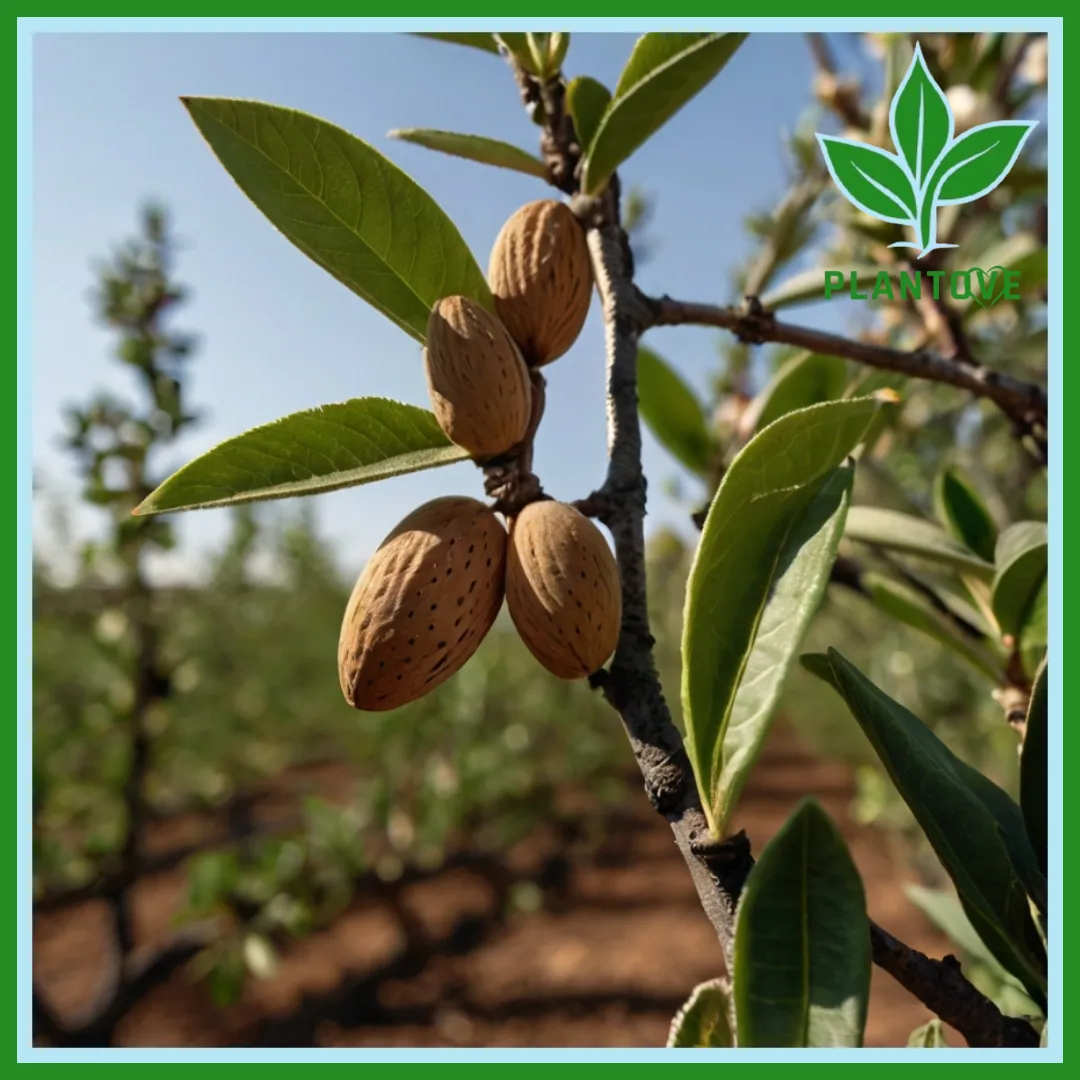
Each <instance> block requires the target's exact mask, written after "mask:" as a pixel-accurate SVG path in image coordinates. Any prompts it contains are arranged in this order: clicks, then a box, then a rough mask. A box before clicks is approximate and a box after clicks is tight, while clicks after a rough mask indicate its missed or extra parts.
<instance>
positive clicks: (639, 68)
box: [581, 34, 748, 195]
mask: <svg viewBox="0 0 1080 1080" xmlns="http://www.w3.org/2000/svg"><path fill="white" fill-rule="evenodd" d="M747 36H748V35H746V34H643V35H642V36H641V37H640V38H639V39H638V41H637V44H636V45H635V46H634V51H633V52H632V53H631V54H630V59H629V60H628V61H627V64H626V67H625V68H624V69H623V72H622V75H620V76H619V83H618V85H617V86H616V87H615V97H614V99H613V100H612V102H611V106H610V107H609V108H608V110H607V112H606V113H605V115H604V118H603V120H601V122H600V126H599V127H598V128H597V131H596V135H595V137H594V138H593V140H592V142H591V143H590V144H589V147H588V149H587V150H586V152H585V167H584V169H583V171H582V178H581V188H582V191H583V192H584V193H585V194H586V195H595V194H596V193H597V192H598V191H600V190H601V188H603V186H604V184H606V183H607V181H608V179H609V178H610V176H611V174H612V173H613V172H614V171H615V170H616V169H617V168H618V167H619V165H620V164H622V162H624V161H625V160H626V159H627V158H628V157H629V156H630V155H631V154H632V153H633V152H634V151H635V150H637V149H638V148H639V147H640V146H641V145H642V144H643V143H644V142H646V141H647V140H648V139H649V138H650V137H651V136H652V135H654V134H655V133H656V132H657V131H659V129H660V128H661V127H663V126H664V124H666V123H667V122H668V120H670V119H671V118H672V117H673V116H674V115H675V114H676V113H677V112H678V111H679V110H680V109H681V108H682V107H683V106H684V105H685V104H686V103H687V102H688V101H690V99H691V98H693V97H695V96H696V95H697V94H698V93H700V92H701V91H702V90H704V89H705V87H706V86H708V84H709V83H710V82H712V80H713V79H715V78H716V76H717V75H719V74H720V72H721V71H722V70H723V68H724V65H725V64H726V63H727V62H728V60H730V59H731V57H732V56H733V55H734V53H735V50H736V49H738V47H739V46H740V45H741V44H742V43H743V41H745V40H746V38H747Z"/></svg>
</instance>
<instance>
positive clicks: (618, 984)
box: [34, 739, 964, 1047]
mask: <svg viewBox="0 0 1080 1080" xmlns="http://www.w3.org/2000/svg"><path fill="white" fill-rule="evenodd" d="M320 779H321V784H320V786H321V787H322V788H323V793H324V794H325V791H326V789H327V787H328V786H329V785H330V781H331V780H332V779H334V777H333V776H331V775H326V776H323V777H321V778H320ZM336 779H337V780H338V781H339V783H340V782H345V781H347V779H348V777H347V775H345V774H344V773H343V772H342V773H339V774H338V775H337V777H336ZM852 793H853V787H852V780H851V776H850V774H849V773H848V771H847V770H846V769H845V768H844V767H843V766H840V765H836V764H829V763H822V762H819V761H816V760H814V759H813V758H812V757H810V756H808V755H807V754H805V753H804V752H802V751H801V750H800V748H799V747H798V746H797V744H795V743H794V742H793V741H792V740H790V739H784V740H782V741H781V740H779V739H774V742H773V746H772V747H771V748H770V750H769V751H768V753H767V754H766V755H765V757H764V759H763V760H762V762H761V764H760V765H759V767H758V769H757V770H756V772H755V775H754V777H753V783H752V786H751V787H750V789H749V790H748V791H747V792H746V795H745V796H744V798H743V801H742V806H741V812H740V815H739V820H738V821H736V823H735V824H736V826H737V827H742V828H745V829H746V830H747V832H748V834H749V835H750V837H751V838H752V840H753V842H754V845H755V847H756V848H757V849H758V850H760V848H761V847H762V845H763V844H764V843H765V842H766V841H767V840H768V839H769V838H770V837H771V836H772V835H773V834H774V833H775V832H776V830H777V829H778V828H779V827H780V825H781V824H782V823H783V822H784V820H785V819H786V817H787V815H788V814H789V813H790V811H791V809H792V808H793V806H794V804H795V803H796V802H797V801H798V799H799V798H801V797H802V796H803V795H807V794H811V795H815V796H817V797H818V798H819V799H820V800H821V801H822V803H823V805H824V806H825V808H826V809H827V810H828V811H829V813H830V814H832V815H833V817H834V819H835V820H836V821H837V822H838V823H839V824H840V825H841V827H842V829H843V831H844V833H845V835H846V836H847V839H848V842H849V844H850V845H851V849H852V852H853V854H854V857H855V861H856V862H857V864H858V866H859V869H860V870H861V872H862V874H863V879H864V881H865V883H866V888H867V895H868V903H869V908H870V913H871V916H872V917H873V918H874V919H875V920H876V921H877V922H879V923H880V924H881V925H883V926H884V927H886V928H887V929H888V930H890V931H891V932H892V933H893V934H895V935H897V936H898V937H900V938H902V939H903V940H905V941H907V942H908V943H909V944H910V945H913V946H915V947H916V948H918V949H921V950H922V951H924V952H926V953H928V954H929V955H931V956H942V955H944V954H945V953H946V952H947V951H948V950H949V943H948V941H947V940H946V939H944V938H943V937H941V936H940V935H938V934H937V933H936V932H934V931H933V930H932V929H931V928H930V927H929V926H928V925H927V923H926V922H925V920H924V919H923V918H922V917H921V916H920V915H919V913H918V912H917V911H916V910H915V909H914V908H913V907H912V906H911V905H910V904H909V903H908V902H907V901H906V900H905V899H904V895H903V892H902V890H901V887H900V886H901V883H902V881H903V880H905V879H906V878H907V877H908V876H909V875H908V873H907V872H906V870H905V869H904V867H903V866H902V864H901V862H900V860H899V859H898V857H897V855H896V853H895V852H894V851H893V849H892V847H891V845H890V843H889V838H888V837H887V836H884V835H882V834H881V833H879V832H876V831H874V830H870V829H861V828H858V827H856V826H855V825H854V824H853V823H852V821H851V818H850V815H849V813H848V808H849V804H850V801H851V797H852ZM640 802H641V803H642V804H644V799H643V798H642V799H641V800H640ZM280 811H281V807H280V806H279V807H278V808H277V812H278V813H280ZM170 831H171V832H172V833H174V834H175V833H176V828H175V827H174V828H173V829H172V830H170ZM188 831H189V832H190V833H193V834H196V835H187V836H181V837H179V838H178V837H177V836H176V835H171V836H169V837H168V843H165V842H164V841H163V839H162V837H160V836H158V837H155V841H154V843H155V846H159V845H164V846H169V844H175V843H177V842H191V841H192V840H193V839H197V838H198V837H197V833H198V830H197V829H194V830H193V829H191V828H189V830H188ZM552 851H553V849H552V846H551V841H550V839H545V838H539V837H538V838H536V839H535V842H534V843H533V844H531V845H526V846H525V848H524V849H523V852H522V853H519V859H520V860H522V861H523V864H524V863H528V862H529V860H530V859H531V860H532V863H533V864H534V865H539V863H540V862H541V861H542V860H543V859H544V858H547V862H546V864H545V865H546V867H547V877H546V880H544V879H542V880H541V882H540V884H541V885H543V886H544V887H545V888H544V897H545V902H544V904H543V906H542V907H541V908H540V909H539V910H536V911H533V912H531V913H519V914H515V915H512V916H510V917H509V918H508V919H505V920H501V919H496V918H494V915H493V908H494V905H493V889H492V885H491V883H490V881H489V880H486V879H485V878H483V877H481V876H478V875H477V874H476V873H474V872H473V871H472V870H469V869H451V870H447V871H445V872H444V873H442V874H440V875H437V876H435V877H433V878H431V879H429V880H426V881H422V882H418V883H415V884H412V885H409V886H407V887H406V888H405V889H404V890H403V891H402V893H401V896H400V902H399V906H400V907H401V908H403V909H404V910H405V911H406V912H407V913H408V917H406V918H402V917H401V915H400V914H398V915H397V916H395V915H394V914H393V912H392V910H391V909H390V908H389V907H388V906H387V905H386V903H385V902H384V901H383V900H380V898H379V897H377V896H371V895H362V896H360V897H358V898H357V901H356V903H355V904H354V905H353V906H352V907H351V908H350V910H349V911H347V912H346V913H345V914H344V915H343V916H342V917H341V918H339V919H338V920H337V921H336V922H335V923H334V924H333V925H332V926H330V927H329V928H328V929H326V930H323V931H320V932H318V933H316V934H313V935H311V936H310V937H309V938H306V939H304V940H302V941H300V942H298V943H296V944H295V945H293V946H291V947H290V948H289V949H288V950H287V951H286V952H285V953H284V955H283V957H282V962H281V965H280V969H279V971H278V973H277V974H276V975H275V977H274V978H273V979H270V980H266V981H256V980H251V981H249V983H248V986H247V988H246V989H245V992H244V996H243V998H242V999H241V1001H240V1002H238V1003H237V1004H235V1005H232V1006H229V1007H227V1008H223V1007H220V1006H218V1005H216V1004H215V1003H214V1002H213V1001H212V999H211V996H210V993H209V991H208V988H207V986H206V984H205V983H204V982H199V981H197V980H196V979H194V978H193V977H192V974H191V972H190V970H180V971H178V972H177V973H176V974H174V975H173V976H172V977H171V979H170V980H169V981H168V982H166V983H165V984H164V985H161V986H158V987H156V988H155V989H153V990H152V991H150V993H149V994H147V995H146V996H145V997H144V998H143V999H142V1000H140V1001H139V1002H137V1003H136V1005H135V1006H134V1008H133V1009H132V1010H131V1011H130V1012H129V1014H128V1015H127V1017H126V1018H125V1019H124V1021H123V1022H122V1024H121V1027H120V1032H119V1038H118V1041H119V1042H120V1043H121V1044H122V1045H125V1046H144V1047H145V1046H154V1047H185V1046H186V1047H208V1046H275V1045H276V1046H305V1045H306V1046H312V1045H314V1046H368V1047H416V1046H428V1047H430V1046H519V1047H525V1046H531V1047H573V1046H579V1047H588V1046H597V1047H599V1046H611V1047H658V1046H663V1045H664V1043H665V1040H666V1038H667V1034H668V1027H669V1024H670V1022H671V1017H672V1015H673V1014H674V1012H675V1011H676V1009H677V1008H678V1007H679V1006H680V1005H681V1004H682V1002H683V1001H684V999H685V998H686V996H687V994H688V993H689V991H690V990H691V988H692V987H693V986H694V985H695V984H697V983H699V982H701V981H703V980H705V979H710V978H714V977H715V976H716V975H718V974H720V973H721V972H722V959H721V956H720V950H719V946H718V944H717V941H716V938H715V936H714V934H713V931H712V929H711V927H710V925H709V923H708V921H707V920H706V918H705V916H704V915H703V914H702V912H701V910H700V908H699V906H698V904H697V900H696V896H695V894H694V891H693V887H692V885H691V883H690V879H689V876H688V874H687V871H686V867H685V864H684V863H683V862H682V859H681V857H680V855H679V853H678V852H677V850H676V848H675V845H674V843H673V841H672V835H671V832H670V829H669V828H668V827H667V826H666V825H665V824H664V822H663V821H662V820H660V819H659V818H658V817H656V816H655V815H654V814H652V813H651V811H649V809H648V807H647V806H642V807H635V808H634V810H633V812H632V813H631V814H629V816H627V817H625V818H623V819H621V820H619V821H618V822H617V823H615V824H613V825H612V826H611V827H610V829H609V833H608V835H607V837H606V838H605V841H604V843H603V844H602V845H601V846H600V848H599V849H598V850H592V851H591V852H589V853H588V854H587V855H582V854H571V855H569V856H568V857H564V858H563V860H562V861H561V862H559V861H558V860H556V861H554V862H553V861H551V859H550V856H551V855H552ZM560 867H561V870H562V873H561V874H559V873H555V872H554V871H557V870H559V869H560ZM182 889H183V878H182V875H181V874H180V873H177V872H171V873H167V874H159V875H156V876H154V877H151V878H147V879H144V880H143V881H142V882H141V883H140V885H139V887H138V890H137V903H136V910H137V915H138V927H139V934H138V937H139V944H140V945H141V946H142V947H144V948H147V949H151V948H154V947H156V946H157V945H158V944H159V943H160V942H162V941H163V940H164V939H165V938H166V937H167V935H169V934H170V933H171V932H173V928H172V926H171V925H170V919H171V917H172V914H173V912H174V911H175V910H176V906H177V904H178V903H179V901H180V899H181V896H182ZM534 891H535V890H534ZM109 941H110V936H109V923H108V911H107V909H106V908H105V906H104V904H102V903H101V902H89V903H85V904H82V905H80V906H78V907H75V908H69V909H67V910H64V911H58V912H53V913H50V914H48V915H38V916H37V917H36V920H35V927H34V969H35V970H34V976H35V982H36V984H37V986H38V988H39V990H40V992H41V994H42V996H43V997H44V998H45V1000H46V1002H47V1003H48V1004H49V1005H50V1006H51V1007H52V1008H53V1010H54V1011H55V1012H56V1013H57V1014H58V1015H59V1016H60V1017H61V1018H62V1019H63V1020H64V1021H65V1022H66V1023H68V1024H77V1023H78V1022H79V1020H80V1015H79V1014H80V1013H81V1012H85V1010H86V1009H87V1008H88V1007H89V1006H90V1003H91V1002H92V1001H93V999H94V998H95V995H97V994H98V993H99V991H100V988H101V986H102V984H103V982H104V981H105V980H106V979H108V978H109V972H110V970H111V963H110V949H109ZM929 1018H930V1014H929V1013H928V1012H927V1010H926V1009H925V1008H924V1007H923V1006H922V1005H921V1004H920V1003H919V1002H918V1001H916V1000H915V999H914V998H912V997H910V996H909V995H908V994H907V993H906V992H905V991H904V990H903V989H901V988H900V987H899V986H898V985H897V984H896V983H895V982H893V981H892V980H891V979H890V978H889V977H888V976H887V975H884V974H882V973H881V972H879V971H878V970H876V969H875V971H874V977H873V991H872V996H871V1006H870V1018H869V1024H868V1029H867V1037H866V1042H867V1045H869V1046H903V1045H904V1044H905V1043H906V1041H907V1036H908V1034H909V1032H910V1031H911V1030H912V1029H913V1028H915V1027H917V1026H918V1025H919V1024H922V1023H924V1022H925V1021H926V1020H928V1019H929ZM949 1040H950V1042H951V1043H952V1045H954V1046H963V1045H964V1043H963V1040H962V1039H961V1038H960V1037H959V1036H958V1035H957V1034H956V1033H955V1032H952V1031H950V1032H949Z"/></svg>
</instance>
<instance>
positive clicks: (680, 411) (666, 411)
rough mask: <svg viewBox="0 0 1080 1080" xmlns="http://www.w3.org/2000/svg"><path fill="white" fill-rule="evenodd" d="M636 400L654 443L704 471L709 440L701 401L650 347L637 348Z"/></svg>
mask: <svg viewBox="0 0 1080 1080" xmlns="http://www.w3.org/2000/svg"><path fill="white" fill-rule="evenodd" d="M638 402H639V408H640V410H641V418H642V419H643V420H644V421H645V423H646V424H647V425H648V427H649V430H650V431H651V432H652V433H653V435H654V436H655V437H656V440H657V442H659V443H660V444H661V446H663V447H664V448H665V449H667V450H668V451H669V452H670V453H671V454H672V455H673V456H674V457H675V458H677V459H678V460H679V461H680V462H682V464H683V465H685V466H686V467H687V468H688V469H689V470H690V471H691V472H694V473H697V474H699V475H701V474H703V473H705V471H706V470H707V469H708V467H709V458H710V456H711V454H712V443H711V440H710V438H709V431H708V429H707V428H706V426H705V413H704V410H703V409H702V407H701V403H700V402H699V401H698V399H697V397H696V395H695V394H694V392H693V390H691V389H690V387H689V386H687V385H686V383H685V382H683V380H682V379H681V378H680V377H679V375H678V373H677V372H676V371H675V370H674V369H673V368H672V367H671V366H670V365H669V364H668V363H667V362H666V361H664V360H661V359H660V357H659V356H657V355H656V353H654V352H653V351H652V350H651V349H645V348H639V349H638Z"/></svg>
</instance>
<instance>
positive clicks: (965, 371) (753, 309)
mask: <svg viewBox="0 0 1080 1080" xmlns="http://www.w3.org/2000/svg"><path fill="white" fill-rule="evenodd" d="M649 303H650V304H651V306H652V309H653V321H652V325H653V326H686V325H694V326H715V327H718V328H720V329H722V330H730V331H731V332H732V333H734V334H735V335H736V337H738V338H739V339H740V340H742V341H747V342H752V343H754V344H760V343H762V342H766V341H775V342H779V343H780V344H783V345H794V346H796V347H797V348H802V349H809V350H810V351H811V352H816V353H824V354H827V355H832V356H842V357H844V359H846V360H854V361H855V362H857V363H860V364H866V365H868V366H869V367H874V368H879V369H881V370H883V371H895V372H897V373H898V374H900V375H906V376H908V377H910V378H915V379H926V380H929V381H931V382H939V383H945V384H947V385H949V386H955V387H956V388H957V389H958V390H967V391H968V392H969V393H971V394H973V395H974V396H975V397H978V398H985V399H986V400H988V401H992V402H993V403H994V404H995V405H996V406H997V407H998V408H999V409H1000V410H1001V411H1002V412H1003V413H1004V414H1005V415H1006V416H1007V417H1008V418H1009V419H1010V420H1011V421H1012V422H1013V424H1014V425H1015V427H1016V429H1017V432H1018V433H1019V434H1020V435H1022V436H1030V437H1031V439H1032V441H1033V442H1034V444H1035V448H1036V450H1037V451H1038V453H1039V455H1040V456H1041V457H1042V459H1043V460H1044V461H1045V460H1046V439H1047V397H1046V390H1045V389H1043V388H1042V387H1040V386H1036V385H1035V384H1034V383H1026V382H1022V381H1021V380H1019V379H1014V378H1013V377H1012V376H1010V375H1006V374H1004V373H1002V372H999V371H991V370H990V369H989V368H986V367H983V366H981V365H979V364H975V363H974V362H971V363H963V362H960V361H958V360H955V359H948V358H946V357H944V356H940V355H939V354H937V353H934V352H930V351H929V350H926V349H921V350H919V351H917V352H905V351H903V350H902V349H892V348H889V347H887V346H884V345H873V344H871V343H869V342H865V341H856V340H854V339H852V338H846V337H842V336H841V335H839V334H830V333H827V332H826V331H824V330H814V329H811V328H810V327H806V326H793V325H791V324H790V323H783V322H780V321H778V320H777V319H776V318H774V317H773V315H772V314H771V313H770V312H768V311H765V310H764V309H763V308H761V307H760V305H758V304H757V303H756V302H754V301H753V299H752V298H751V300H750V301H749V302H748V303H747V305H746V306H745V307H744V308H734V307H717V306H715V305H712V304H695V303H690V302H686V301H682V300H672V299H671V298H670V297H667V296H663V297H660V298H659V299H656V300H651V301H649Z"/></svg>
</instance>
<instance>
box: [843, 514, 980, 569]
mask: <svg viewBox="0 0 1080 1080" xmlns="http://www.w3.org/2000/svg"><path fill="white" fill-rule="evenodd" d="M844 535H845V536H847V538H848V539H849V540H860V541H862V542H863V543H865V544H873V545H875V546H876V547H882V548H885V549H887V550H889V551H896V552H900V553H901V554H904V555H911V556H914V557H916V558H919V559H925V560H927V561H928V562H936V563H942V564H944V565H946V566H950V567H952V568H953V569H955V570H959V571H961V572H962V573H964V574H971V575H972V576H974V577H977V578H981V579H983V580H986V581H989V580H990V579H991V578H993V576H994V568H993V566H992V565H991V564H990V563H988V562H985V561H984V560H982V559H980V558H979V557H978V555H976V554H975V553H974V552H972V551H969V550H968V549H967V548H966V547H964V546H963V545H962V544H958V543H957V542H956V541H955V540H953V539H952V538H951V537H949V536H948V535H946V534H945V533H944V532H943V531H942V530H941V529H940V528H938V526H937V525H935V524H933V522H930V521H925V520H924V519H923V518H918V517H914V516H913V515H912V514H904V513H901V512H900V511H898V510H880V509H878V508H876V507H870V506H853V507H852V508H851V512H850V513H849V514H848V519H847V528H846V530H845V533H844Z"/></svg>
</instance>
